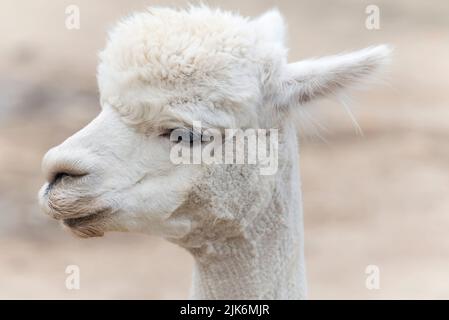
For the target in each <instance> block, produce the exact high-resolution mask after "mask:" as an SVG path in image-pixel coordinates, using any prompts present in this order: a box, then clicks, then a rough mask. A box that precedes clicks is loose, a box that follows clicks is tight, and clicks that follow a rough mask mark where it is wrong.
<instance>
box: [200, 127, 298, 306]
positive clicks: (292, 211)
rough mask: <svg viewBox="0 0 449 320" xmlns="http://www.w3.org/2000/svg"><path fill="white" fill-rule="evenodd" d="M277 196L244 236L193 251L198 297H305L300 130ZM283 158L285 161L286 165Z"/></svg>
mask: <svg viewBox="0 0 449 320" xmlns="http://www.w3.org/2000/svg"><path fill="white" fill-rule="evenodd" d="M286 136H288V137H289V138H288V140H289V141H287V142H286V146H285V148H284V151H283V154H282V155H281V154H280V157H283V158H284V160H285V161H280V165H279V168H278V172H277V173H276V176H275V177H274V183H273V190H272V197H271V200H270V201H269V202H268V204H267V205H266V206H264V208H262V209H261V211H260V212H258V214H257V218H255V219H254V220H253V221H251V223H248V225H247V226H245V231H244V232H243V233H242V235H240V236H237V237H232V238H228V239H226V240H225V241H222V240H221V241H217V242H216V243H213V244H211V245H210V246H209V247H208V250H200V251H195V250H191V252H192V254H193V256H194V258H195V264H194V271H193V286H192V291H191V296H192V298H194V299H301V298H305V294H306V283H305V264H304V250H303V222H302V203H301V202H302V201H301V194H300V186H299V174H298V162H299V159H298V150H297V141H296V134H295V132H294V130H293V129H290V130H287V132H286ZM281 163H282V164H281Z"/></svg>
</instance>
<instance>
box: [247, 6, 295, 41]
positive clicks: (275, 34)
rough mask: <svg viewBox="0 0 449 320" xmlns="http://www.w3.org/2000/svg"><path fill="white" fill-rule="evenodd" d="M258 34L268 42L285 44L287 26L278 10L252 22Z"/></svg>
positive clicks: (270, 11) (268, 12)
mask: <svg viewBox="0 0 449 320" xmlns="http://www.w3.org/2000/svg"><path fill="white" fill-rule="evenodd" d="M251 24H252V26H253V28H254V31H255V32H256V34H258V35H259V36H260V37H262V38H264V39H265V40H266V41H268V42H277V43H281V44H283V43H284V42H285V34H286V26H285V22H284V18H283V17H282V15H281V13H280V12H279V10H278V9H271V10H269V11H267V12H265V13H264V14H262V15H260V16H259V17H256V18H254V19H253V20H252V21H251Z"/></svg>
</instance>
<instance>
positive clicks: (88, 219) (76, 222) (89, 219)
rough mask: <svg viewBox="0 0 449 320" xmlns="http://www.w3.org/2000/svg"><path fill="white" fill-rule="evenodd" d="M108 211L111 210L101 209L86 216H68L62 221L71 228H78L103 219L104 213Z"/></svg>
mask: <svg viewBox="0 0 449 320" xmlns="http://www.w3.org/2000/svg"><path fill="white" fill-rule="evenodd" d="M107 211H109V210H101V211H98V212H94V213H92V214H90V215H88V216H84V217H77V218H66V219H62V222H63V224H64V225H65V226H67V227H69V228H77V227H80V226H85V225H87V224H91V223H93V222H96V221H99V220H101V218H102V217H104V214H105V213H106V212H107Z"/></svg>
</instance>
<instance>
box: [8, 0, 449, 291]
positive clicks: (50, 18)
mask: <svg viewBox="0 0 449 320" xmlns="http://www.w3.org/2000/svg"><path fill="white" fill-rule="evenodd" d="M75 2H76V4H78V5H79V6H80V9H81V29H80V30H78V31H68V30H67V29H65V28H64V19H65V16H64V9H65V7H66V6H67V5H68V4H69V3H70V4H71V3H73V1H70V2H69V1H65V0H64V1H58V2H56V1H51V0H46V1H44V0H36V1H33V2H30V1H24V0H22V1H11V0H3V1H2V2H1V4H0V30H1V31H0V35H1V36H0V298H26V299H28V298H32V299H34V298H45V299H46V298H62V299H78V298H126V299H130V298H139V299H148V298H149V299H153V298H154V299H156V298H162V299H168V298H176V299H177V298H186V297H187V294H188V288H189V284H190V271H191V266H192V260H191V258H190V257H189V255H188V254H187V253H185V252H184V251H183V250H181V249H180V248H178V247H176V246H174V245H171V244H169V243H167V242H165V241H163V240H161V239H159V238H152V237H146V236H138V235H127V234H111V235H107V236H106V237H104V238H101V239H95V240H79V239H75V238H73V237H72V236H71V235H69V234H68V233H65V232H64V231H63V230H61V228H60V227H59V226H58V225H57V224H56V223H55V222H53V221H50V219H48V218H46V217H45V216H43V215H42V214H41V213H40V212H39V209H38V207H37V203H36V193H37V190H38V189H39V187H40V185H41V184H42V182H43V177H42V176H41V174H40V160H41V158H42V156H43V154H44V153H45V151H46V150H47V149H48V148H49V147H51V146H53V145H56V144H58V143H60V142H61V141H63V140H64V138H66V137H67V136H69V135H70V134H71V133H73V132H75V131H77V130H78V129H79V128H81V127H82V126H83V125H84V124H86V123H87V122H88V121H89V119H91V118H92V117H93V116H94V115H95V114H96V113H97V112H98V110H99V107H98V103H97V92H96V86H95V64H96V52H97V51H98V50H99V49H100V48H101V47H102V46H103V44H104V39H105V33H106V30H107V29H108V27H110V26H111V24H112V23H113V22H114V21H115V20H116V19H117V18H119V17H121V16H123V15H126V14H128V13H129V12H131V11H133V10H136V9H141V8H143V7H144V6H145V4H146V3H148V2H146V1H129V4H125V2H124V1H118V0H117V1H106V0H101V1H99V0H96V1H87V0H82V1H81V0H77V1H75ZM151 3H152V4H155V3H158V4H164V3H165V2H163V1H156V2H155V1H152V2H151ZM170 3H171V4H176V5H177V4H182V3H183V2H182V1H177V2H170ZM208 3H210V4H213V5H215V4H218V5H220V6H222V7H225V8H228V9H238V10H239V11H240V12H241V13H243V14H248V15H255V14H259V13H261V12H263V10H265V9H268V8H270V7H273V6H274V5H277V6H278V7H279V8H280V9H281V11H283V12H284V13H285V16H286V18H287V21H288V24H289V28H290V36H289V44H290V46H291V48H292V50H291V53H290V57H291V60H292V61H293V60H295V59H300V58H304V57H309V56H317V55H323V54H331V53H335V52H339V51H342V50H349V49H356V48H359V47H363V46H367V45H371V44H376V43H383V42H388V43H391V44H392V45H394V46H395V48H396V50H395V57H394V64H393V65H392V66H391V72H390V74H389V77H388V79H389V80H388V83H387V84H386V85H381V86H377V87H376V88H374V89H373V90H370V91H369V92H368V91H367V92H361V93H357V94H356V95H355V96H354V97H355V99H354V102H353V103H352V108H353V110H354V113H355V114H356V116H357V118H358V121H359V123H360V125H361V126H362V128H363V129H364V136H363V137H360V136H357V135H356V134H355V131H354V128H353V127H352V124H351V122H350V121H349V118H348V117H347V116H346V115H345V113H344V111H343V109H342V108H341V106H339V105H338V104H336V103H333V102H327V101H323V102H320V103H318V104H316V105H315V106H310V108H309V111H310V113H311V115H312V116H313V117H314V118H315V119H316V121H318V122H319V123H320V124H321V125H322V126H324V127H326V128H327V131H325V132H321V133H322V135H324V140H325V141H323V140H321V139H318V138H316V137H313V134H312V137H309V136H308V137H304V138H303V139H302V144H301V168H302V179H303V181H302V184H303V192H304V209H305V220H306V221H305V224H306V235H305V236H306V257H307V270H308V280H309V291H310V298H312V299H314V298H324V299H327V298H341V299H356V298H361V299H379V298H394V299H400V298H446V299H448V298H449V237H448V236H447V233H448V231H447V230H449V142H448V141H449V108H448V107H449V105H448V104H449V95H448V90H447V89H448V84H449V81H448V80H449V59H448V57H449V41H448V39H449V19H448V17H449V4H448V3H447V1H444V0H441V1H432V2H431V4H430V3H426V2H422V1H417V0H413V1H405V0H402V1H394V2H393V1H377V4H378V5H379V6H380V8H381V29H380V30H376V31H369V30H367V29H365V28H364V20H365V18H366V14H365V11H364V10H365V7H366V5H367V4H369V2H368V1H356V0H347V1H343V0H339V1H313V2H312V1H301V2H300V1H278V2H274V1H257V2H256V1H246V2H242V1H226V2H225V3H223V4H222V5H221V4H220V2H217V1H208ZM308 131H309V132H310V130H308ZM71 264H76V265H78V266H80V268H81V289H80V290H74V291H70V290H67V289H66V288H65V279H66V276H67V275H66V274H65V268H66V266H67V265H71ZM373 264H374V265H377V266H379V268H380V272H381V273H380V276H381V277H380V289H379V290H368V289H367V288H366V287H365V279H366V274H365V268H366V266H367V265H373Z"/></svg>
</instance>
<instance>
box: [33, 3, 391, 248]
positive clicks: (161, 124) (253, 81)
mask: <svg viewBox="0 0 449 320" xmlns="http://www.w3.org/2000/svg"><path fill="white" fill-rule="evenodd" d="M284 32H285V30H284V23H283V21H282V18H281V16H280V15H279V13H278V12H277V11H270V12H268V13H266V14H264V15H262V16H261V17H259V18H256V19H252V20H251V19H246V18H243V17H241V16H238V15H234V14H231V13H227V12H222V11H214V10H210V9H208V8H205V7H201V8H191V9H189V10H186V11H177V10H171V9H151V10H148V11H147V12H144V13H140V14H136V15H133V16H131V17H129V18H127V19H125V20H123V21H121V22H120V23H119V24H118V26H117V27H116V28H115V29H113V30H112V32H111V33H110V35H109V39H108V43H107V45H106V48H105V49H104V50H103V51H102V52H101V54H100V64H99V67H98V83H99V89H100V96H101V99H100V100H101V107H102V111H101V113H100V114H99V115H98V117H97V118H96V119H94V120H93V121H92V122H91V123H90V124H89V125H87V126H86V127H85V128H84V129H82V130H81V131H79V132H78V133H76V134H75V135H73V136H72V137H70V138H68V139H67V140H66V141H65V142H63V143H62V144H61V145H59V146H57V147H55V148H53V149H51V150H50V151H49V152H48V153H47V154H46V156H45V158H44V161H43V169H44V172H45V174H46V178H47V181H48V182H47V183H46V184H45V185H44V186H43V187H42V189H41V191H40V202H41V205H42V207H43V208H44V210H45V211H46V212H47V213H48V214H49V215H50V216H52V217H53V218H56V219H59V220H61V221H63V224H64V225H65V226H67V227H69V228H70V229H71V230H72V231H73V232H74V233H76V234H77V235H79V236H83V237H90V236H99V235H102V234H103V233H104V232H105V231H133V232H145V233H152V234H159V235H162V236H165V237H167V238H171V239H181V238H186V236H187V235H192V234H195V232H196V233H197V234H199V233H201V235H202V237H203V238H204V237H214V238H220V237H221V236H224V235H223V234H221V233H220V232H221V231H220V230H226V236H232V234H233V233H234V232H239V231H238V230H239V228H241V226H242V221H246V223H249V221H251V219H253V218H255V215H256V214H257V210H253V208H254V204H257V205H256V206H260V204H261V203H263V202H264V201H265V202H266V201H269V199H270V198H271V196H272V195H271V192H272V190H273V188H272V186H273V185H274V180H275V179H274V177H273V176H263V175H261V174H260V172H259V170H258V164H255V165H234V164H226V165H219V164H210V163H209V164H206V163H204V162H202V163H201V164H176V163H174V162H173V161H172V159H171V157H170V154H171V150H172V148H173V146H174V145H177V143H176V142H173V141H170V138H169V136H170V134H171V133H172V132H173V131H174V130H180V132H184V133H186V136H187V137H189V139H190V141H188V142H187V147H189V146H191V145H193V144H194V142H195V140H196V139H198V138H197V136H196V133H192V132H191V131H192V122H193V121H200V122H201V125H202V128H203V129H205V128H215V129H217V130H219V131H222V130H224V129H226V128H242V129H246V128H256V129H257V128H263V129H269V128H278V129H280V132H281V131H282V128H283V126H284V125H285V124H284V123H285V122H286V121H288V118H289V117H288V115H289V114H290V112H294V109H295V108H301V106H302V105H303V104H305V103H307V102H308V101H310V100H312V99H315V98H319V97H323V96H326V95H330V94H334V93H336V92H338V91H339V90H342V89H344V88H345V87H348V86H351V85H355V84H357V83H359V81H360V80H363V79H364V78H367V77H369V76H370V75H371V74H372V73H374V72H375V71H376V70H377V69H378V67H379V66H380V65H382V64H383V63H384V62H385V60H386V59H387V56H388V48H386V47H384V46H380V47H375V48H370V49H365V50H362V51H359V52H355V53H350V54H345V55H339V56H333V57H328V58H321V59H315V60H308V61H302V62H297V63H287V50H286V49H285V47H284ZM292 138H293V137H292ZM288 139H289V137H286V136H285V135H282V132H281V133H280V135H279V144H280V147H279V150H282V144H283V143H284V142H285V141H286V140H288ZM215 142H216V143H226V142H224V141H221V140H220V141H215ZM200 147H201V143H200ZM284 164H285V163H284ZM280 165H282V164H280ZM198 230H199V231H198ZM190 240H191V241H192V245H193V246H196V245H201V243H197V242H198V241H201V239H199V238H198V237H196V238H195V237H194V236H191V237H190Z"/></svg>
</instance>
